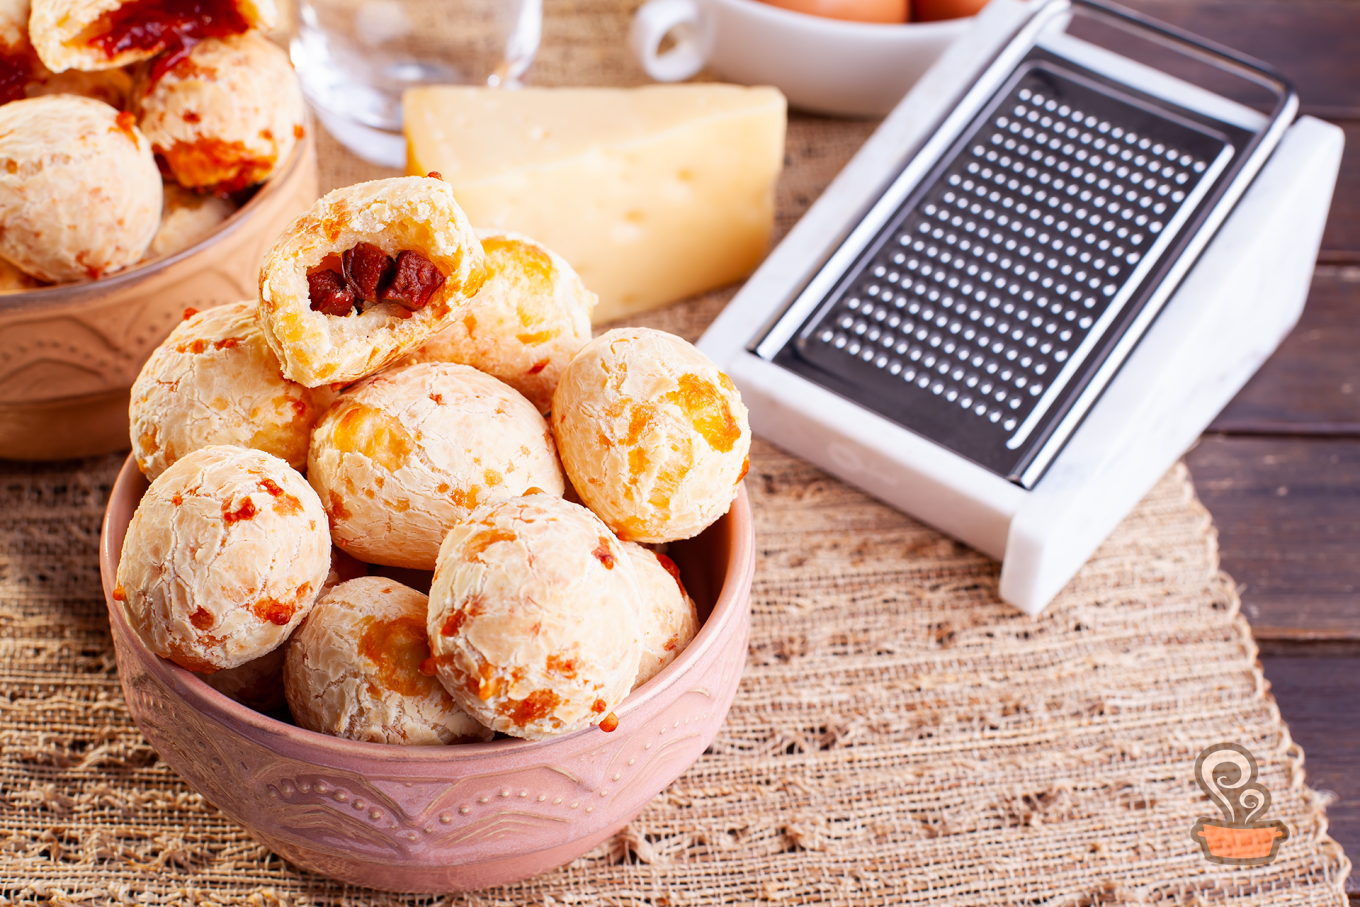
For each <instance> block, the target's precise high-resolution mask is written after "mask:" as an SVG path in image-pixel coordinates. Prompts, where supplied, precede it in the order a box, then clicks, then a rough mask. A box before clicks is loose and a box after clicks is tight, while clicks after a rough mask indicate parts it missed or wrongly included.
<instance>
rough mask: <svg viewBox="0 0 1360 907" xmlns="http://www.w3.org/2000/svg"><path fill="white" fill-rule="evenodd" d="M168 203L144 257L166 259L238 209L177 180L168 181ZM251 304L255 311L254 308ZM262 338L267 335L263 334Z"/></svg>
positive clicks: (212, 228) (205, 233) (148, 259)
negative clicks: (192, 189)
mask: <svg viewBox="0 0 1360 907" xmlns="http://www.w3.org/2000/svg"><path fill="white" fill-rule="evenodd" d="M164 191H165V202H164V204H163V206H162V208H161V225H160V227H159V228H158V229H157V230H156V235H155V237H154V238H152V240H151V246H150V247H149V248H148V249H147V250H146V255H145V257H144V260H146V261H150V260H151V259H155V258H164V257H165V256H167V255H174V254H175V253H176V252H181V251H183V250H184V249H187V248H189V247H190V246H192V245H194V244H195V243H197V242H199V241H200V240H203V239H207V238H208V237H209V236H211V235H212V233H213V231H215V230H216V229H217V228H218V227H220V226H221V225H222V224H223V223H224V222H225V221H226V219H227V218H229V217H231V215H232V214H233V213H235V211H236V205H234V204H233V203H232V202H231V200H230V199H225V198H222V197H220V196H217V195H199V194H198V193H197V192H190V191H189V190H187V189H181V188H180V187H179V185H178V184H177V183H170V182H167V183H165V189H164ZM253 308H254V307H253V306H252V311H253ZM260 336H261V337H263V336H264V335H263V334H261V335H260Z"/></svg>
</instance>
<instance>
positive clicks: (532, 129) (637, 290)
mask: <svg viewBox="0 0 1360 907" xmlns="http://www.w3.org/2000/svg"><path fill="white" fill-rule="evenodd" d="M403 103H404V105H405V117H406V137H407V140H408V141H409V143H410V147H409V155H408V157H407V160H408V161H409V169H410V171H411V172H412V173H415V174H422V175H423V174H426V173H429V172H431V171H438V172H439V173H440V174H441V175H442V176H443V177H444V179H445V180H447V181H448V182H449V183H450V184H451V185H452V186H453V192H454V196H455V197H456V198H457V199H458V203H459V204H460V205H462V207H463V210H464V211H466V212H467V215H468V217H469V218H470V219H471V221H472V223H473V225H474V226H477V227H491V228H496V229H500V230H514V231H516V232H519V233H523V234H526V235H528V236H531V237H533V238H534V239H536V240H538V241H539V242H541V243H543V244H544V245H545V246H547V247H548V248H550V249H552V250H553V251H554V252H557V253H558V254H560V255H561V256H562V257H564V258H565V259H566V260H567V261H568V262H570V263H571V265H572V267H574V268H575V269H576V271H577V272H578V273H579V274H580V275H581V279H582V280H583V281H585V284H586V286H587V287H589V288H590V289H592V290H594V291H595V292H596V293H598V294H599V296H600V304H599V306H598V307H596V309H595V314H594V320H595V322H596V323H597V324H599V323H603V322H606V321H612V320H614V319H616V318H620V317H623V316H624V315H628V314H630V313H633V312H639V311H642V310H644V309H650V308H655V307H656V306H659V305H663V304H665V303H668V302H673V301H675V300H677V299H682V298H684V297H686V296H689V295H692V294H694V293H698V292H701V291H703V290H709V289H712V288H714V287H718V286H721V285H723V284H725V283H730V282H731V281H734V280H737V279H739V278H741V277H745V276H746V275H747V274H749V273H751V271H753V270H754V269H755V267H756V265H757V264H759V263H760V260H761V258H763V257H764V255H765V252H766V250H767V248H768V246H769V241H770V231H771V230H772V229H773V226H774V185H775V180H776V179H777V178H778V176H779V171H780V168H781V166H782V165H783V161H784V125H785V119H786V111H785V107H786V105H785V102H784V96H783V95H782V94H780V93H779V92H778V91H777V90H775V89H773V88H743V87H739V86H736V85H717V84H697V85H655V86H648V87H645V88H628V89H623V88H524V89H520V90H517V91H506V90H503V89H491V88H471V87H460V86H438V87H428V88H415V89H411V90H409V91H407V92H406V96H405V99H404V102H403Z"/></svg>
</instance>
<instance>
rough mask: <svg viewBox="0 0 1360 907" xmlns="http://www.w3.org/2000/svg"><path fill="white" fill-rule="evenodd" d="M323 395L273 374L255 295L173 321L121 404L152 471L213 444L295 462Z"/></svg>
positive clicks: (142, 464)
mask: <svg viewBox="0 0 1360 907" xmlns="http://www.w3.org/2000/svg"><path fill="white" fill-rule="evenodd" d="M328 398H329V394H326V393H324V392H323V391H318V390H313V389H312V388H308V387H303V386H302V385H301V384H295V383H293V382H292V381H289V380H287V379H286V378H284V377H283V376H282V375H280V374H279V361H278V360H277V359H275V358H274V353H273V351H272V350H270V348H269V344H268V343H266V342H265V339H264V334H263V333H262V332H261V331H260V326H259V323H258V322H257V321H256V319H255V303H253V302H236V303H231V304H230V305H224V306H218V307H217V308H213V309H208V310H207V311H206V312H199V313H197V314H195V315H191V316H190V317H189V318H188V319H187V320H185V321H182V322H180V323H179V324H178V325H176V326H175V329H174V330H173V331H171V332H170V336H169V337H167V338H165V341H164V342H162V343H161V345H160V346H159V347H157V348H156V350H155V351H154V352H153V353H152V354H151V357H150V358H149V359H147V361H146V365H144V366H142V371H141V374H139V375H138V376H137V380H136V381H135V382H133V385H132V393H131V402H130V403H129V405H128V420H129V422H130V425H131V436H132V453H133V455H134V456H135V457H136V458H137V466H138V467H139V468H140V469H141V470H142V472H143V473H145V474H146V476H147V477H148V478H151V479H154V478H156V476H158V475H160V474H161V473H162V472H164V471H165V470H166V469H167V468H168V467H169V466H170V465H171V464H172V463H174V462H175V461H176V460H177V459H179V458H180V457H183V456H184V455H185V454H187V453H189V452H190V451H193V450H198V449H199V448H202V447H209V446H212V445H215V444H229V445H231V446H233V447H251V448H254V449H256V450H263V451H266V452H267V453H271V454H273V455H274V456H276V457H280V458H282V459H284V460H287V461H288V463H289V464H290V465H292V466H294V467H297V468H298V469H301V468H302V467H303V466H304V465H306V463H307V445H308V442H309V441H310V439H311V431H312V425H313V424H314V423H315V422H316V421H317V419H319V418H320V417H321V414H322V413H323V412H325V408H326V403H327V402H328Z"/></svg>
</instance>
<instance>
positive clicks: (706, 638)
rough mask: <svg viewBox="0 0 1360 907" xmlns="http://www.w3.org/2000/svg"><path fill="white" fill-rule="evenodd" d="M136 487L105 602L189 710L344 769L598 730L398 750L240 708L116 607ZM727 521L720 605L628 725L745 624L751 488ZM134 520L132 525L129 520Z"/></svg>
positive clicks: (136, 477) (422, 761) (742, 489)
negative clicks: (154, 647) (145, 636)
mask: <svg viewBox="0 0 1360 907" xmlns="http://www.w3.org/2000/svg"><path fill="white" fill-rule="evenodd" d="M137 481H141V482H145V481H146V478H145V477H144V476H143V475H142V472H141V470H140V469H138V467H137V461H136V459H135V458H134V457H133V456H132V455H131V454H129V455H128V458H127V459H126V460H125V461H124V462H123V466H122V468H121V469H120V470H119V472H118V477H117V479H116V480H115V481H114V484H113V487H112V489H110V491H109V502H108V505H107V506H106V507H105V510H104V518H103V520H102V521H101V523H100V530H99V573H100V579H101V580H102V584H103V591H104V603H105V605H106V607H107V608H108V613H109V621H110V623H111V624H112V623H115V622H116V623H117V624H118V626H119V627H120V628H121V629H122V630H123V631H124V632H125V634H126V636H127V638H129V639H131V640H134V642H135V645H137V646H139V647H140V649H141V656H142V661H143V667H144V668H145V670H146V671H147V672H148V673H150V674H152V675H154V676H155V678H156V680H157V681H158V682H159V683H161V684H163V685H164V686H166V687H168V688H171V689H174V690H175V691H176V692H177V693H178V694H179V695H180V697H181V698H183V699H184V701H185V703H186V705H188V706H190V707H192V708H194V709H195V710H196V711H198V712H199V713H200V714H202V715H203V716H204V717H205V718H206V719H208V720H209V721H213V722H216V723H218V724H225V725H234V726H236V727H237V729H238V730H239V731H240V732H241V733H242V734H245V735H247V736H251V737H253V738H255V739H256V741H257V742H262V743H265V744H266V745H270V746H271V747H272V748H274V749H278V748H279V744H284V745H286V746H289V747H290V748H291V747H297V748H302V749H305V750H307V751H308V758H309V759H310V761H313V762H318V763H319V762H321V761H322V760H323V759H324V760H325V761H326V762H328V763H331V764H344V761H345V760H354V759H356V758H357V759H364V760H376V761H390V760H392V759H394V758H399V759H400V760H401V761H403V762H410V763H412V764H416V765H428V766H433V765H447V764H448V763H450V762H464V761H475V760H477V759H479V758H481V757H484V756H490V755H510V754H519V753H525V752H529V751H532V750H535V749H541V748H546V747H550V746H554V745H557V744H560V743H561V742H563V741H566V740H572V739H575V738H577V737H579V736H580V735H583V734H588V733H592V732H594V731H595V730H596V728H595V727H594V726H591V727H586V728H582V729H580V730H578V731H573V732H571V733H570V734H563V735H562V736H560V737H548V738H545V739H543V740H523V739H514V738H509V739H502V740H492V741H489V742H486V743H459V744H445V745H442V746H395V745H392V744H388V743H368V742H365V741H360V740H348V739H345V738H342V737H332V736H330V735H328V734H322V733H320V732H317V731H310V730H307V729H306V728H303V727H299V726H297V725H293V724H285V723H284V722H282V721H278V720H277V719H274V718H270V717H269V716H268V715H265V714H263V713H261V712H257V711H255V710H254V709H252V708H250V707H248V706H245V705H242V704H241V703H239V702H236V701H235V700H233V699H231V698H229V697H228V696H227V695H226V694H225V693H222V692H219V691H218V690H216V689H214V688H213V687H211V686H209V685H208V684H207V683H206V682H204V681H203V680H202V679H201V678H200V677H199V676H198V675H196V674H194V672H192V671H189V670H187V669H185V668H182V667H180V666H179V665H177V664H175V663H174V662H171V661H167V660H166V659H164V658H159V657H157V656H155V655H153V654H152V653H151V652H150V651H149V650H148V649H147V648H146V646H145V644H144V643H143V642H142V639H141V636H140V635H138V633H137V631H135V630H134V629H133V628H132V626H131V625H130V624H129V623H128V621H127V615H126V614H125V613H124V611H123V609H122V608H121V607H119V606H117V605H116V604H115V603H114V601H113V588H114V585H115V582H116V576H117V567H118V561H119V559H120V557H121V554H122V551H121V545H120V546H119V550H118V551H114V550H113V546H112V544H111V543H112V536H111V532H110V530H111V528H112V521H113V507H114V503H115V501H117V500H118V499H119V497H120V496H121V495H126V494H129V492H128V491H127V489H128V487H129V486H130V485H131V484H132V483H134V482H137ZM143 494H145V491H143ZM139 503H140V501H139ZM134 512H135V508H134ZM720 519H724V520H727V521H729V526H728V532H729V533H730V537H731V545H730V548H729V551H730V553H729V557H728V562H727V570H726V572H725V574H724V575H723V582H722V588H721V590H720V591H719V593H718V597H717V599H716V600H715V601H714V602H713V607H712V609H711V611H710V612H709V616H708V619H707V620H706V621H704V624H703V626H701V627H700V628H699V632H698V634H697V635H696V636H695V637H694V639H693V640H691V641H690V644H689V645H688V646H686V647H685V649H684V651H682V652H681V653H680V655H679V656H678V657H676V659H675V660H674V661H672V662H671V663H670V664H669V665H667V666H666V667H665V668H663V669H662V670H661V671H660V672H659V673H658V674H657V675H656V676H655V677H653V678H651V679H650V680H648V681H647V682H646V683H645V684H643V685H642V687H640V688H639V689H638V690H636V691H634V692H632V693H629V695H628V696H627V698H625V699H624V701H623V702H622V703H621V704H620V705H619V706H618V707H617V708H616V709H614V713H615V714H616V715H617V716H618V718H619V720H620V722H621V723H622V722H624V721H625V720H626V719H627V718H628V716H629V715H631V714H632V713H634V712H636V711H640V710H642V709H643V708H644V707H645V705H646V704H647V703H649V702H650V701H651V700H653V699H655V698H656V697H658V696H661V695H663V693H664V692H665V690H666V689H667V688H668V687H670V686H671V685H672V683H673V682H674V679H675V678H677V677H679V676H680V675H681V673H683V672H684V670H685V669H686V668H687V667H688V666H689V664H690V663H692V662H694V661H697V660H698V659H699V658H701V657H702V656H703V655H704V654H705V653H707V652H708V651H709V650H710V649H712V648H713V647H715V646H718V645H721V639H720V637H722V636H723V630H724V629H725V628H726V627H727V626H728V625H729V624H731V623H733V622H734V621H739V620H741V619H742V616H743V615H744V614H745V612H746V610H747V608H748V606H749V601H750V595H749V589H750V583H751V579H752V576H753V574H754V571H755V529H754V522H753V519H752V514H751V503H750V498H749V496H748V495H747V493H746V484H745V483H744V482H743V483H741V484H740V485H738V486H737V493H736V495H735V496H734V498H733V499H732V506H731V508H730V509H729V510H728V512H727V514H726V515H725V516H724V517H721V518H720ZM128 521H129V522H131V516H130V515H129V517H128ZM126 526H127V524H124V526H123V527H122V528H123V529H124V530H126ZM710 528H712V527H710ZM705 531H708V530H705Z"/></svg>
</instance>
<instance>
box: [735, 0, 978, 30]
mask: <svg viewBox="0 0 1360 907" xmlns="http://www.w3.org/2000/svg"><path fill="white" fill-rule="evenodd" d="M710 2H713V3H726V4H728V5H729V6H733V7H735V8H737V9H740V10H742V11H743V12H745V13H747V14H749V15H751V16H754V17H756V18H758V19H764V20H765V21H766V22H768V23H770V24H781V25H793V26H799V27H804V28H806V27H818V28H821V29H823V30H825V31H827V32H828V33H829V34H831V35H835V34H836V33H838V32H839V36H840V37H845V38H856V37H867V36H869V35H877V36H886V35H889V34H893V35H895V36H897V37H906V36H907V35H909V34H914V35H915V36H917V37H921V38H924V37H927V36H928V34H929V33H930V32H937V33H939V34H941V35H944V36H947V35H949V33H951V32H954V31H957V32H959V33H960V34H962V33H963V32H964V31H966V30H967V29H968V28H969V27H970V26H971V25H972V24H973V20H974V19H975V18H977V17H976V15H973V16H959V17H957V18H954V19H936V20H933V21H931V22H858V21H856V20H853V19H832V18H830V17H828V16H814V15H812V14H811V13H802V12H799V11H798V10H793V9H786V8H784V7H782V6H775V5H774V4H772V3H764V2H761V0H710Z"/></svg>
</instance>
